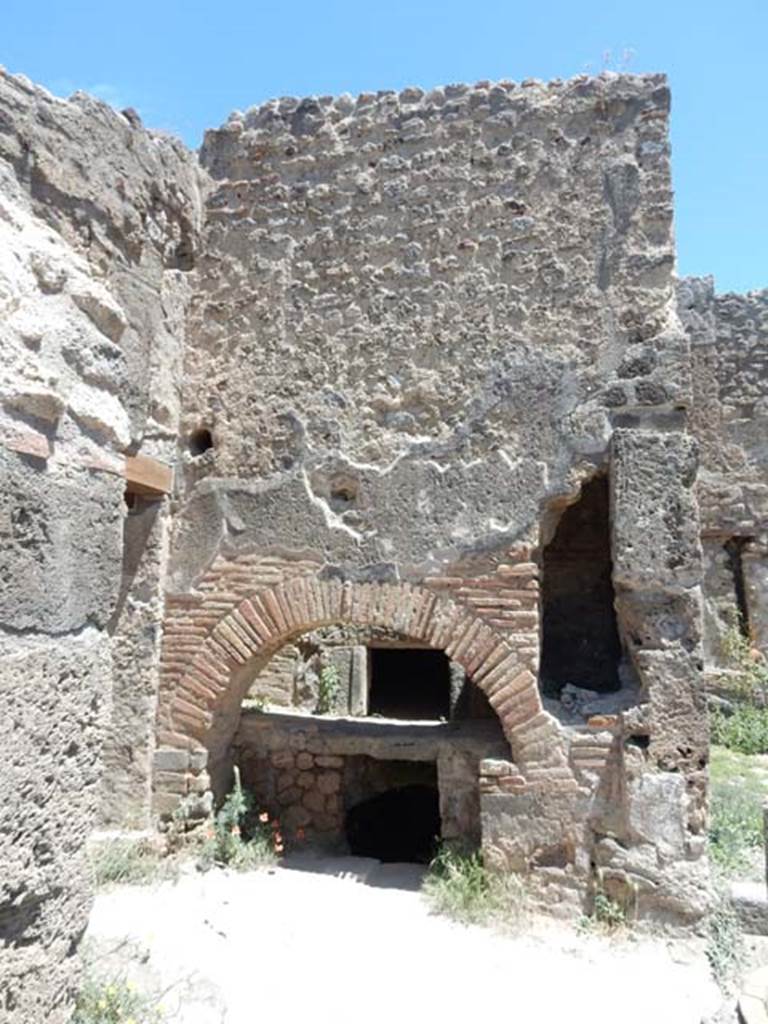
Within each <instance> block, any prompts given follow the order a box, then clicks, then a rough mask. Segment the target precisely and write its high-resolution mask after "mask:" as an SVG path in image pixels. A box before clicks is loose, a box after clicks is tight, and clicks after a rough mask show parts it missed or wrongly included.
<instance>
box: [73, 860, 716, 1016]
mask: <svg viewBox="0 0 768 1024" xmlns="http://www.w3.org/2000/svg"><path fill="white" fill-rule="evenodd" d="M419 882H420V869H417V868H415V867H414V866H411V865H386V866H385V865H381V864H379V863H378V862H376V861H367V860H362V859H360V858H343V859H341V858H339V859H336V860H319V859H311V858H309V857H308V856H305V857H304V858H303V859H294V860H292V861H291V860H289V861H288V862H287V863H286V864H285V866H281V867H279V868H276V869H273V870H271V871H262V872H253V873H248V874H234V873H230V872H226V871H210V872H208V873H206V874H201V873H199V872H198V871H196V870H195V869H194V868H193V867H190V868H189V869H188V870H187V869H185V870H184V871H183V873H182V875H181V877H180V878H179V880H178V881H176V882H164V883H162V884H159V885H155V886H150V887H135V886H134V887H128V886H122V887H117V888H114V889H111V890H108V891H104V892H101V893H100V894H99V895H98V897H97V900H96V905H95V908H94V911H93V915H92V918H91V923H90V927H89V930H88V935H87V947H86V948H87V949H88V950H89V957H90V958H91V959H92V960H93V961H94V963H95V968H94V969H95V970H97V971H99V972H103V973H104V975H105V976H106V977H109V978H114V977H116V976H123V977H126V978H128V979H129V980H131V981H132V982H133V983H135V984H136V985H138V986H140V987H141V988H143V989H145V990H147V991H149V992H152V993H153V994H156V995H157V996H158V999H159V1001H160V1002H161V1003H162V1004H163V1007H164V1009H165V1012H166V1014H167V1018H166V1019H167V1020H169V1021H173V1022H177V1024H256V1022H262V1021H271V1022H280V1024H293V1022H299V1021H311V1022H312V1024H326V1022H327V1024H331V1022H332V1024H353V1022H354V1024H379V1022H382V1024H383V1022H390V1021H392V1022H398V1024H411V1022H413V1024H415V1022H423V1021H429V1022H432V1021H436V1022H437V1021H439V1022H440V1024H446V1022H448V1024H451V1022H454V1021H455V1022H457V1024H458V1022H461V1024H471V1022H474V1021H482V1020H484V1019H486V1020H488V1021H510V1022H511V1021H515V1022H525V1024H527V1022H531V1024H533V1022H536V1024H549V1022H553V1024H555V1022H557V1024H560V1022H564V1021H567V1022H569V1024H582V1022H584V1024H587V1022H589V1024H615V1022H616V1021H618V1020H620V1021H621V1022H622V1024H635V1022H637V1024H649V1022H652V1024H700V1022H701V1021H702V1019H705V1018H706V1017H708V1016H709V1015H710V1014H713V1013H714V1012H715V1011H716V1009H717V1007H718V1005H719V1002H720V997H719V994H718V991H717V989H716V988H715V986H714V984H713V983H712V982H711V980H710V978H709V973H708V969H707V964H706V961H705V960H704V958H703V955H702V951H701V947H699V946H696V945H694V944H685V943H676V944H675V945H674V946H673V945H669V944H667V943H665V942H664V941H662V940H660V939H636V938H635V939H633V938H631V937H630V938H624V939H617V938H615V937H605V936H601V935H593V934H587V935H585V934H583V933H581V932H578V931H576V930H574V929H573V928H570V927H568V928H567V927H565V926H563V925H557V924H554V923H552V922H535V923H533V924H532V925H531V926H530V927H528V928H527V929H526V931H525V934H521V935H517V936H510V935H502V934H498V933H496V932H493V931H491V930H488V929H483V928H479V927H465V926H462V925H458V924H455V923H453V922H451V921H448V920H446V919H445V918H441V917H436V916H434V915H431V914H430V913H429V911H428V908H427V906H426V904H425V902H424V900H423V898H422V897H421V895H420V894H419V892H418V886H419Z"/></svg>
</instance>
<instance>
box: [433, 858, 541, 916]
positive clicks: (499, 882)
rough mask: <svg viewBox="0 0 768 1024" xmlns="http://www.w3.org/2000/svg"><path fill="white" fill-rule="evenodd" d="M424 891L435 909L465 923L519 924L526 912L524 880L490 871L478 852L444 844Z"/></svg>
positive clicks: (438, 912)
mask: <svg viewBox="0 0 768 1024" xmlns="http://www.w3.org/2000/svg"><path fill="white" fill-rule="evenodd" d="M422 891H423V893H424V896H425V897H426V900H427V903H428V904H429V906H430V908H431V909H432V911H433V912H434V913H437V914H444V915H445V916H446V917H450V918H452V919H453V920H454V921H460V922H461V923H462V924H494V925H501V926H517V925H519V924H520V923H521V922H522V921H523V919H524V918H525V916H526V913H527V893H526V890H525V885H524V883H523V880H522V879H521V878H520V877H519V876H518V875H513V874H499V873H496V872H493V871H490V870H489V869H488V868H486V867H485V865H484V864H483V860H482V857H481V856H480V854H479V853H469V854H467V853H460V852H457V851H455V850H452V849H451V848H450V847H444V848H443V849H442V850H441V851H440V852H439V853H438V855H437V856H436V857H435V859H434V860H433V861H432V863H431V864H430V866H429V871H428V872H427V875H426V878H425V879H424V884H423V888H422Z"/></svg>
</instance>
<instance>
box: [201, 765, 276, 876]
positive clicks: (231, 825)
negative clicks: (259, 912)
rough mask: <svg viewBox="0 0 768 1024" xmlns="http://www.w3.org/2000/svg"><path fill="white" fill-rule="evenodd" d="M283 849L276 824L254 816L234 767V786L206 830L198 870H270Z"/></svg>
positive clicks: (262, 813)
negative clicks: (230, 868)
mask: <svg viewBox="0 0 768 1024" xmlns="http://www.w3.org/2000/svg"><path fill="white" fill-rule="evenodd" d="M283 849H284V847H283V837H282V834H281V832H280V823H279V821H277V820H272V821H270V817H269V814H268V813H267V812H266V811H260V812H259V813H258V814H256V813H255V812H254V807H253V800H252V798H251V795H250V793H247V792H246V791H245V790H244V789H243V786H242V783H241V781H240V770H239V768H238V767H237V766H235V784H234V786H233V788H232V790H231V791H230V793H229V794H228V795H227V797H226V798H225V800H224V803H223V804H222V805H221V807H220V809H219V811H218V812H217V814H216V817H215V818H214V821H213V824H212V825H211V826H210V827H209V828H208V830H207V833H206V837H205V843H204V845H203V849H202V852H201V855H200V865H201V867H203V868H209V867H213V866H214V865H220V866H222V867H232V868H235V869H236V870H238V871H247V870H249V869H253V868H261V867H269V866H271V865H273V864H274V863H275V861H276V860H277V858H278V856H279V855H280V854H281V853H282V852H283Z"/></svg>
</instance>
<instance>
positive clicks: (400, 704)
mask: <svg viewBox="0 0 768 1024" xmlns="http://www.w3.org/2000/svg"><path fill="white" fill-rule="evenodd" d="M368 680H369V682H368V714H369V715H380V716H381V717H383V718H401V719H406V720H408V721H434V720H438V719H441V718H443V719H447V718H448V717H449V716H450V710H451V663H450V660H449V658H448V656H447V655H446V654H445V652H444V651H433V650H429V649H428V648H418V647H371V648H369V650H368Z"/></svg>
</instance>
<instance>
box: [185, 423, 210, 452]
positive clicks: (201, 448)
mask: <svg viewBox="0 0 768 1024" xmlns="http://www.w3.org/2000/svg"><path fill="white" fill-rule="evenodd" d="M188 445H189V450H190V452H191V454H192V455H194V456H197V455H204V454H205V453H206V452H207V451H210V449H211V448H213V434H211V432H210V430H209V429H208V428H207V427H199V428H198V429H197V430H194V431H193V432H192V433H191V434H190V435H189V441H188Z"/></svg>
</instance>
